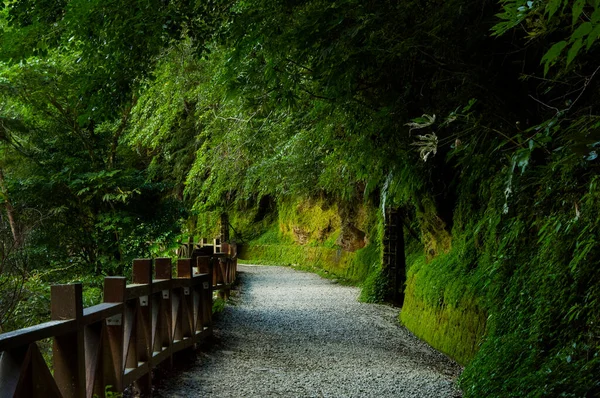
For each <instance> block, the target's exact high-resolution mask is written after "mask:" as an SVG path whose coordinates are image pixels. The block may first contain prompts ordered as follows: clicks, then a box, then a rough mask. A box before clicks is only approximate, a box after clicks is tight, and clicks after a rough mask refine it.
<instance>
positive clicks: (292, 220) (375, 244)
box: [238, 200, 487, 365]
mask: <svg viewBox="0 0 600 398" xmlns="http://www.w3.org/2000/svg"><path fill="white" fill-rule="evenodd" d="M348 213H350V214H351V216H350V217H351V218H350V217H348V215H347V214H348ZM340 214H342V215H340ZM348 222H352V223H353V225H356V227H358V228H360V229H361V230H363V231H365V232H366V238H367V239H366V240H367V244H366V246H365V247H364V248H362V249H359V250H356V251H354V252H349V251H345V250H343V249H342V248H341V247H340V246H338V245H337V244H336V240H337V237H338V236H339V235H340V233H341V229H342V227H343V225H344V223H348ZM382 233H383V220H382V219H381V217H380V212H379V209H378V208H376V207H373V206H367V205H360V206H357V207H356V208H354V209H352V210H351V211H350V212H348V210H347V209H346V210H344V211H340V207H339V205H337V204H335V203H334V204H328V203H325V202H323V201H322V200H312V201H301V200H300V201H296V202H286V203H278V204H277V215H276V216H275V217H273V218H272V223H271V224H270V225H269V226H268V228H267V229H266V230H264V232H263V233H262V234H261V235H260V236H258V237H257V238H255V239H253V240H251V241H249V242H247V243H245V244H243V245H241V247H240V251H239V253H238V255H239V258H240V260H241V261H243V262H246V263H251V264H265V265H292V266H294V267H298V268H300V269H305V270H313V271H315V270H316V271H317V272H322V271H325V272H326V273H327V274H329V276H334V277H339V278H341V279H344V280H346V281H348V282H351V283H353V284H358V285H361V286H362V288H363V291H362V292H361V300H362V301H367V302H380V301H381V300H383V299H384V297H385V296H386V295H387V293H386V292H387V289H388V286H387V285H388V284H387V278H386V276H385V272H383V271H382V269H381V258H382V257H381V256H382V249H381V242H382V238H383V236H382ZM458 249H460V246H458V247H456V248H454V250H452V249H448V250H449V253H447V254H441V255H438V256H436V258H434V259H431V260H429V259H427V256H426V255H424V254H423V246H422V245H421V244H420V243H418V242H416V241H414V242H413V241H411V243H410V245H409V246H408V247H407V254H408V255H407V263H408V264H409V267H410V269H409V271H408V273H407V274H408V275H407V277H408V280H407V285H406V290H405V300H404V306H403V308H402V311H401V315H400V321H401V322H402V323H403V324H404V325H405V326H406V327H407V328H408V329H409V330H410V331H412V332H413V333H414V334H415V335H416V336H418V337H419V338H421V339H422V340H424V341H426V342H427V343H429V344H430V345H431V346H433V347H435V348H436V349H438V350H440V351H442V352H444V353H445V354H447V355H448V356H450V357H452V358H454V359H455V360H456V361H458V362H459V363H461V364H463V365H464V364H467V363H468V362H470V361H471V359H473V357H474V356H475V354H476V352H477V350H478V348H479V345H480V342H481V339H482V336H483V334H484V331H485V324H486V319H487V314H486V312H485V311H484V310H482V309H481V307H479V306H478V305H477V304H476V303H477V300H476V299H475V297H476V295H475V294H474V293H473V292H471V291H468V289H466V286H463V284H466V283H467V282H468V278H465V274H464V272H463V271H462V268H463V267H462V266H461V265H460V264H458V263H459V262H460V259H459V258H458V256H457V253H458V252H459V251H460V250H458ZM449 281H453V282H452V283H449Z"/></svg>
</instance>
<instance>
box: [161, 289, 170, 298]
mask: <svg viewBox="0 0 600 398" xmlns="http://www.w3.org/2000/svg"><path fill="white" fill-rule="evenodd" d="M162 297H163V298H164V299H168V298H169V291H168V290H163V291H162Z"/></svg>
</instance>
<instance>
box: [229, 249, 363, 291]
mask: <svg viewBox="0 0 600 398" xmlns="http://www.w3.org/2000/svg"><path fill="white" fill-rule="evenodd" d="M363 250H364V249H363ZM239 257H240V260H242V261H244V262H247V263H252V264H266V265H293V266H298V267H300V268H303V269H312V268H318V269H321V270H324V271H327V272H329V273H331V274H333V275H337V276H339V277H342V278H345V279H348V280H349V281H352V282H362V281H363V280H364V278H365V277H366V273H367V272H368V269H365V268H366V267H363V266H362V264H357V262H356V253H350V252H346V251H343V250H342V249H331V248H327V247H310V246H301V245H294V244H292V245H252V244H250V245H244V246H242V248H241V250H240V252H239Z"/></svg>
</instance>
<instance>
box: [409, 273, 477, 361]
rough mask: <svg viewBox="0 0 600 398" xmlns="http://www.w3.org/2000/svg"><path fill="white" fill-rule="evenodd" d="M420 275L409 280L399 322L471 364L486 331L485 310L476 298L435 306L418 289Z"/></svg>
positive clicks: (439, 347)
mask: <svg viewBox="0 0 600 398" xmlns="http://www.w3.org/2000/svg"><path fill="white" fill-rule="evenodd" d="M417 277H418V276H417V275H412V276H411V277H409V279H408V280H407V282H406V290H405V298H404V305H403V307H402V311H401V312H400V316H399V318H400V322H401V323H402V324H403V325H404V326H405V327H406V328H407V329H409V330H410V331H411V332H413V333H414V334H415V335H416V336H417V337H419V338H420V339H422V340H425V341H426V342H427V343H429V344H430V345H431V346H432V347H434V348H436V349H437V350H439V351H441V352H443V353H444V354H446V355H448V356H449V357H451V358H453V359H454V360H456V361H457V362H458V363H460V364H461V365H463V366H464V365H466V364H468V363H469V362H470V361H471V360H472V359H473V358H474V357H475V354H476V353H477V351H478V349H479V345H480V343H481V339H482V337H483V334H484V332H485V324H486V318H487V315H486V313H485V312H484V311H483V310H482V309H481V308H480V307H479V306H478V305H477V304H476V303H475V300H474V299H466V298H463V299H461V300H460V301H459V302H458V304H457V305H451V304H443V303H440V304H438V305H433V304H430V303H428V302H427V301H425V300H423V299H421V298H420V297H419V295H418V294H417V292H416V283H415V282H416V278H417Z"/></svg>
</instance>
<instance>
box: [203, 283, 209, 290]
mask: <svg viewBox="0 0 600 398" xmlns="http://www.w3.org/2000/svg"><path fill="white" fill-rule="evenodd" d="M202 287H204V289H205V290H206V289H208V282H204V283H203V284H202Z"/></svg>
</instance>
